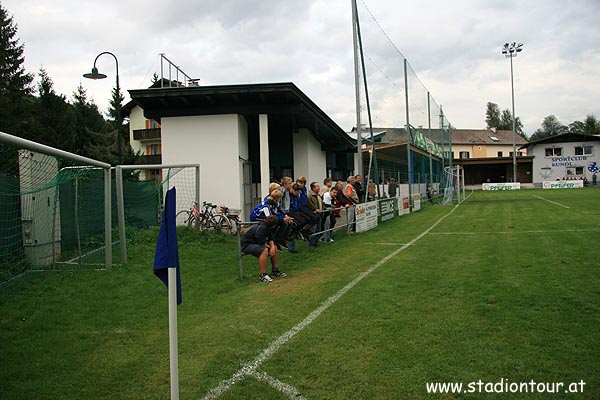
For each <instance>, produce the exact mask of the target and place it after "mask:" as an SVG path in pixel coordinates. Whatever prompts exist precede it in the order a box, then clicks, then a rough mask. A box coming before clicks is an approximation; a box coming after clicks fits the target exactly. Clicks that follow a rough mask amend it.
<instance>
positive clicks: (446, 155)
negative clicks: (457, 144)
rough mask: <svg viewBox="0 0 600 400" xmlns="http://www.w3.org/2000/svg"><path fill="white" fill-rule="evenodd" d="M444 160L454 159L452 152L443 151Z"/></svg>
mask: <svg viewBox="0 0 600 400" xmlns="http://www.w3.org/2000/svg"><path fill="white" fill-rule="evenodd" d="M444 158H454V152H453V151H444Z"/></svg>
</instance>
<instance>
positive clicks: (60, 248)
mask: <svg viewBox="0 0 600 400" xmlns="http://www.w3.org/2000/svg"><path fill="white" fill-rule="evenodd" d="M0 160H2V161H1V162H0V204H1V209H2V212H1V213H0V284H3V283H6V282H9V281H11V280H14V279H15V278H16V277H18V276H20V275H22V274H24V273H25V272H27V271H30V270H43V269H48V268H56V267H57V266H58V265H59V264H82V263H86V264H88V265H90V264H94V265H100V266H102V267H104V266H106V267H108V266H110V265H111V250H112V249H110V250H109V251H107V250H106V244H107V243H111V241H110V219H109V218H107V208H108V207H107V199H110V197H109V195H110V186H109V184H108V183H109V182H110V173H109V171H110V169H109V168H110V165H108V164H105V163H102V162H99V161H96V160H91V159H87V158H85V157H81V156H78V155H75V154H71V153H67V152H64V151H61V150H58V149H54V148H52V147H48V146H44V145H41V144H39V143H35V142H31V141H28V140H24V139H21V138H18V137H15V136H11V135H8V134H5V133H2V132H0ZM107 179H108V181H107ZM107 188H108V190H109V192H108V194H107V192H106V190H107ZM108 204H110V202H109V203H108ZM108 210H109V212H108V214H110V209H109V208H108ZM107 227H108V229H107ZM109 247H110V246H109ZM86 254H87V255H88V257H84V255H86Z"/></svg>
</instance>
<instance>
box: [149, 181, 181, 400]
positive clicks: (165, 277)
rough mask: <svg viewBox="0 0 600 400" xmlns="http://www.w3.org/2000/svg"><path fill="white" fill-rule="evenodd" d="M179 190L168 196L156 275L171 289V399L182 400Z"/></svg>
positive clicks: (160, 237)
mask: <svg viewBox="0 0 600 400" xmlns="http://www.w3.org/2000/svg"><path fill="white" fill-rule="evenodd" d="M176 203H177V201H176V191H175V188H171V189H169V190H168V191H167V194H166V196H165V207H164V210H163V218H162V220H161V221H160V231H159V232H158V240H157V242H156V255H155V256H154V275H156V276H157V277H158V278H159V279H160V280H161V281H162V282H163V283H164V284H165V285H167V287H168V289H169V296H168V297H169V361H170V362H169V364H170V373H171V400H179V369H178V361H179V360H178V358H179V357H178V354H177V305H178V304H181V276H180V271H179V250H178V247H177V226H176V223H175V215H176V214H175V206H176Z"/></svg>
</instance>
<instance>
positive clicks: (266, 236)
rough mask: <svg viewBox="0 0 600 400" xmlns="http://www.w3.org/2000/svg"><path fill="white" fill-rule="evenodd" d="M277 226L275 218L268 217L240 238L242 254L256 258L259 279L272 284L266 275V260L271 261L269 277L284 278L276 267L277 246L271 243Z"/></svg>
mask: <svg viewBox="0 0 600 400" xmlns="http://www.w3.org/2000/svg"><path fill="white" fill-rule="evenodd" d="M278 224H279V220H278V219H277V217H276V216H274V215H270V216H268V217H267V218H265V219H264V220H263V221H261V223H260V224H258V225H254V226H252V227H251V228H250V229H249V230H248V232H246V233H245V234H244V237H243V238H242V243H241V247H242V252H243V253H246V254H252V255H253V256H254V257H257V258H258V266H259V270H260V275H259V279H260V280H261V281H263V282H273V279H271V277H270V276H269V275H267V258H270V259H271V266H272V270H271V275H273V276H275V277H284V276H286V274H285V272H283V271H281V270H280V269H279V268H278V266H277V246H276V245H275V243H274V242H273V235H274V233H275V230H276V229H277V225H278Z"/></svg>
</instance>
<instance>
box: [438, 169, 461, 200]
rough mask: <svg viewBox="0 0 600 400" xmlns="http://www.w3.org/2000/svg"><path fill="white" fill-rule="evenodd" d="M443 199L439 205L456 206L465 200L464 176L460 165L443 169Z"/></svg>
mask: <svg viewBox="0 0 600 400" xmlns="http://www.w3.org/2000/svg"><path fill="white" fill-rule="evenodd" d="M444 181H445V185H444V197H443V199H442V202H441V204H450V203H452V204H454V203H456V204H458V203H460V202H461V201H463V200H464V199H465V175H464V170H463V168H462V167H461V166H460V165H454V166H450V167H446V168H444Z"/></svg>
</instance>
